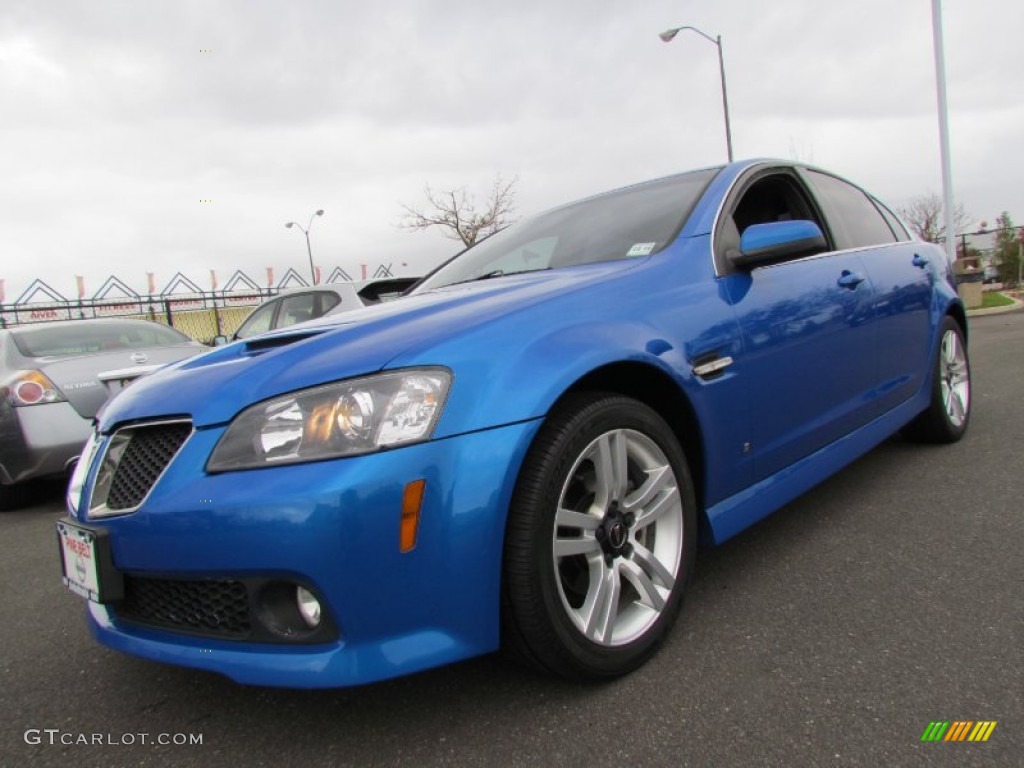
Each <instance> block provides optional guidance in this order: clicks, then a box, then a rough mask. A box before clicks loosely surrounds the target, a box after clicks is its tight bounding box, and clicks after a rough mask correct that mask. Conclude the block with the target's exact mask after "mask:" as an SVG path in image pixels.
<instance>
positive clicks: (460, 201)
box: [398, 175, 519, 247]
mask: <svg viewBox="0 0 1024 768" xmlns="http://www.w3.org/2000/svg"><path fill="white" fill-rule="evenodd" d="M518 181H519V177H518V176H514V177H513V178H512V179H511V180H510V181H505V180H504V179H502V178H501V176H500V175H498V176H495V177H494V185H493V187H492V188H491V190H490V192H489V193H488V195H487V199H486V200H485V201H484V205H483V207H482V208H480V209H478V208H477V203H476V198H475V197H474V196H473V195H471V194H470V193H469V192H467V191H466V188H465V187H455V188H453V189H444V190H435V189H433V188H431V186H430V185H429V184H427V185H426V186H425V187H424V190H423V191H424V195H425V196H426V198H427V205H426V206H425V207H414V206H411V205H404V204H403V205H402V209H403V210H404V211H405V216H404V217H403V218H402V220H401V221H400V222H399V224H398V226H400V227H403V228H404V229H429V228H430V227H440V228H441V230H442V231H443V233H444V236H445V237H449V238H451V239H452V240H461V241H462V244H463V245H465V246H467V247H468V246H470V245H472V244H473V243H475V242H476V241H477V240H479V239H480V238H483V237H487V235H490V234H493V233H495V232H497V231H498V230H499V229H504V228H505V227H507V226H508V225H509V224H511V223H512V222H514V221H515V217H514V216H513V214H514V212H515V197H516V190H515V186H516V183H517V182H518Z"/></svg>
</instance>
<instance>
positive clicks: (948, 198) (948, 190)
mask: <svg viewBox="0 0 1024 768" xmlns="http://www.w3.org/2000/svg"><path fill="white" fill-rule="evenodd" d="M932 41H933V45H934V47H935V92H936V94H935V95H936V101H938V107H939V155H940V159H941V161H942V207H943V208H945V214H946V216H945V220H946V241H945V244H946V256H947V257H948V258H949V261H950V263H951V264H952V263H953V261H954V260H955V259H956V246H955V245H954V239H953V238H954V237H956V232H954V231H953V228H954V224H953V172H952V170H950V159H949V108H948V106H947V103H946V52H945V46H944V45H943V42H942V5H941V4H940V2H939V0H932ZM964 255H965V256H966V255H967V254H966V252H965V253H964Z"/></svg>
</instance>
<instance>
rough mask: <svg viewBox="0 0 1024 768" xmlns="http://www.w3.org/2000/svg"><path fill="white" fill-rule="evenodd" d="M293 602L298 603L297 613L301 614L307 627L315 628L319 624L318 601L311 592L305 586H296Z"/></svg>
mask: <svg viewBox="0 0 1024 768" xmlns="http://www.w3.org/2000/svg"><path fill="white" fill-rule="evenodd" d="M295 603H296V605H298V607H299V615H300V616H302V620H303V621H304V622H306V626H307V627H309V628H310V629H316V628H317V627H318V626H320V601H319V600H317V599H316V598H315V597H314V596H313V593H312V592H310V591H309V590H308V589H306V588H305V587H296V588H295Z"/></svg>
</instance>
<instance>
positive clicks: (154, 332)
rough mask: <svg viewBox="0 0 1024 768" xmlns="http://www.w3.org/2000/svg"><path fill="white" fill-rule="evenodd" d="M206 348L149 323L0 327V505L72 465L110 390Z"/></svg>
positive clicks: (72, 322)
mask: <svg viewBox="0 0 1024 768" xmlns="http://www.w3.org/2000/svg"><path fill="white" fill-rule="evenodd" d="M204 349H206V347H205V346H204V345H202V344H199V343H198V342H195V341H192V340H191V339H190V338H188V337H187V336H185V335H183V334H181V333H178V331H176V330H174V329H173V328H168V327H167V326H165V325H161V324H159V323H151V322H149V321H147V320H115V319H103V320H69V321H65V322H55V323H40V324H36V325H23V326H17V327H15V328H8V329H0V509H5V508H13V507H15V506H18V504H19V502H20V501H21V499H22V497H23V496H24V493H23V488H24V486H23V485H22V484H23V483H24V482H25V481H27V480H31V479H33V478H37V477H45V476H48V475H59V474H62V473H65V472H68V471H69V470H70V469H71V467H72V466H73V465H74V462H75V460H76V459H77V458H78V455H79V453H80V452H81V450H82V446H83V445H84V444H85V441H86V440H87V439H88V438H89V433H90V431H91V425H92V420H93V417H94V416H95V415H96V412H97V411H98V410H99V409H100V406H102V405H103V404H104V403H105V402H106V401H107V400H108V399H109V398H110V397H111V395H112V394H114V393H116V392H117V391H118V390H120V389H121V388H123V387H124V386H126V385H127V384H128V383H129V382H131V381H132V380H134V379H136V378H138V377H139V376H142V375H144V374H146V373H149V372H152V371H154V370H156V369H157V368H160V367H162V366H164V365H166V364H167V363H173V362H177V361H178V360H181V359H183V358H186V357H191V356H192V355H195V354H197V353H198V352H202V351H203V350H204Z"/></svg>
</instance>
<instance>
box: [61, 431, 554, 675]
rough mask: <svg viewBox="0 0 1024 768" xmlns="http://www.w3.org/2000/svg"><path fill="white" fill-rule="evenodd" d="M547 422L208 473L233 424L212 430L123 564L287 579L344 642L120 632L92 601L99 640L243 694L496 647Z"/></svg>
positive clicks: (105, 523)
mask: <svg viewBox="0 0 1024 768" xmlns="http://www.w3.org/2000/svg"><path fill="white" fill-rule="evenodd" d="M539 424H540V422H539V421H531V422H527V423H522V424H515V425H510V426H505V427H501V428H496V429H492V430H487V431H483V432H477V433H472V434H467V435H461V436H458V437H454V438H450V439H445V440H437V441H432V442H428V443H423V444H420V445H413V446H408V447H405V448H401V449H398V450H393V451H386V452H382V453H377V454H372V455H368V456H360V457H352V458H348V459H339V460H332V461H323V462H316V463H311V464H299V465H291V466H281V467H274V468H268V469H260V470H249V471H242V472H227V473H223V474H216V475H210V474H206V473H205V471H204V465H205V463H206V460H207V458H208V457H209V455H210V452H211V451H212V449H213V447H214V445H215V444H216V442H217V440H218V439H219V438H220V436H221V434H222V433H223V428H216V429H207V430H199V431H197V432H195V433H194V434H193V435H192V437H191V438H190V439H189V440H188V442H187V443H186V444H185V446H184V447H183V448H182V450H181V452H180V453H179V454H178V456H177V457H176V458H175V460H174V461H173V462H172V464H171V466H170V467H169V468H168V469H167V471H166V473H165V474H164V475H163V477H162V478H161V479H160V480H159V482H158V483H157V484H156V486H155V487H154V489H153V491H152V493H151V494H150V496H149V498H148V499H147V500H146V502H145V503H144V504H143V506H142V508H141V509H140V510H139V511H138V512H135V513H133V514H130V515H125V516H123V517H113V518H106V519H100V520H89V519H88V518H87V517H85V516H84V515H80V519H82V522H84V523H87V524H89V525H92V526H95V527H102V528H107V529H108V530H109V532H110V543H111V556H112V558H113V562H114V566H115V567H116V568H117V569H118V570H120V571H122V572H123V573H128V574H132V575H135V576H141V577H149V578H152V577H166V578H177V579H222V578H285V579H294V580H296V581H299V582H302V583H305V584H309V585H311V586H312V587H313V588H314V589H315V590H316V592H317V593H318V594H319V595H320V596H322V598H323V604H324V608H325V610H326V611H327V612H328V613H329V615H330V617H331V620H332V621H333V623H334V625H335V626H336V627H337V630H338V633H339V635H340V637H339V639H338V640H337V641H334V642H330V643H324V644H320V645H309V644H306V645H301V644H291V643H280V644H278V643H270V644H268V643H266V642H259V643H256V642H240V641H235V640H228V639H223V638H219V637H217V638H215V637H206V636H198V635H190V634H183V633H180V632H176V631H169V630H166V629H160V628H158V627H152V626H140V625H138V624H135V623H132V622H126V621H122V620H120V619H119V618H118V617H117V610H116V607H114V606H107V605H99V604H95V603H90V604H89V605H88V610H87V618H88V623H89V625H90V629H91V631H92V632H93V634H94V635H95V636H96V638H97V639H98V640H99V641H100V642H102V643H103V644H105V645H107V646H109V647H111V648H114V649H116V650H120V651H124V652H126V653H131V654H134V655H137V656H142V657H145V658H149V659H153V660H156V661H163V662H168V663H172V664H179V665H184V666H189V667H195V668H199V669H205V670H210V671H213V672H219V673H222V674H225V675H227V676H228V677H230V678H232V679H234V680H236V681H237V682H240V683H247V684H255V685H272V686H287V687H296V688H307V687H309V688H312V687H336V686H345V685H357V684H362V683H369V682H373V681H376V680H382V679H385V678H389V677H395V676H398V675H403V674H408V673H411V672H415V671H419V670H422V669H427V668H429V667H434V666H438V665H441V664H445V663H449V662H452V661H456V660H459V659H463V658H467V657H470V656H474V655H478V654H482V653H487V652H489V651H492V650H495V649H496V648H497V647H498V638H499V626H498V624H499V592H500V576H501V559H502V545H503V539H504V529H505V518H506V513H507V510H508V505H509V500H510V498H511V494H512V488H513V486H514V483H515V478H516V475H517V474H518V471H519V466H520V464H521V462H522V458H523V456H524V454H525V452H526V450H527V448H528V446H529V444H530V442H531V441H532V439H533V436H534V435H535V433H536V430H537V428H538V426H539ZM419 479H423V480H426V493H425V496H424V502H423V507H422V512H421V515H420V523H419V532H418V537H417V543H416V547H415V548H414V549H413V550H412V551H410V552H407V553H402V552H400V549H399V530H400V518H401V509H402V494H403V490H404V487H405V485H406V484H407V483H409V482H412V481H414V480H419Z"/></svg>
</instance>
